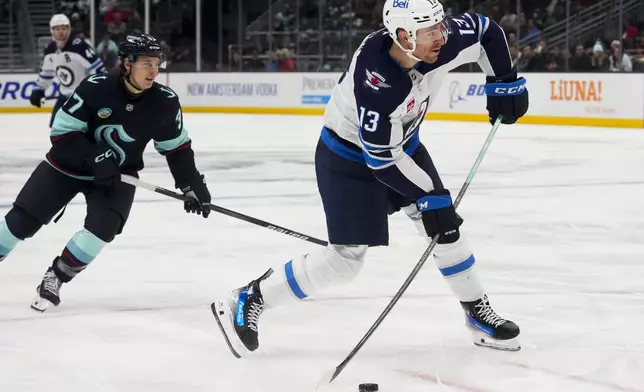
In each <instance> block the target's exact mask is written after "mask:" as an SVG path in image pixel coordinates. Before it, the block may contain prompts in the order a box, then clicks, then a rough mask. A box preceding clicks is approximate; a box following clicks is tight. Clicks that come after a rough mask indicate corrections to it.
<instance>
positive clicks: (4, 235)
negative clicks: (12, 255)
mask: <svg viewBox="0 0 644 392" xmlns="http://www.w3.org/2000/svg"><path fill="white" fill-rule="evenodd" d="M18 242H20V239H19V238H17V237H16V236H14V235H13V234H12V233H11V231H10V230H9V228H8V227H7V224H6V222H5V221H2V222H0V260H2V259H4V258H5V257H6V256H7V255H8V254H9V252H11V251H12V250H13V248H15V247H16V245H18Z"/></svg>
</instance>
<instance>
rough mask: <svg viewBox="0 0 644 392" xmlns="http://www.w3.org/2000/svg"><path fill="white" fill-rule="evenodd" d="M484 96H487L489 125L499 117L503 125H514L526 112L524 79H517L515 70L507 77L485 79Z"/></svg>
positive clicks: (526, 97)
mask: <svg viewBox="0 0 644 392" xmlns="http://www.w3.org/2000/svg"><path fill="white" fill-rule="evenodd" d="M486 80H487V83H486V84H485V94H486V95H487V111H488V113H489V114H490V124H494V122H495V121H496V118H497V117H498V116H499V115H502V116H503V120H501V122H502V123H503V124H514V123H515V122H517V120H518V119H519V118H520V117H523V115H525V114H526V112H527V111H528V101H529V96H528V89H527V88H526V86H525V79H524V78H519V79H517V70H516V69H513V70H512V72H510V73H509V74H507V75H503V76H488V77H487V78H486Z"/></svg>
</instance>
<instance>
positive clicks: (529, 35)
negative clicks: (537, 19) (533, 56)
mask: <svg viewBox="0 0 644 392" xmlns="http://www.w3.org/2000/svg"><path fill="white" fill-rule="evenodd" d="M521 37H524V38H523V39H524V40H525V42H526V43H528V44H533V43H535V42H537V41H539V40H540V39H541V30H540V29H539V28H538V27H537V26H536V25H535V24H534V20H532V19H528V22H527V23H526V26H525V31H523V32H522V34H521Z"/></svg>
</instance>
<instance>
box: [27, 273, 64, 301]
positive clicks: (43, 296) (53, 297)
mask: <svg viewBox="0 0 644 392" xmlns="http://www.w3.org/2000/svg"><path fill="white" fill-rule="evenodd" d="M62 285H63V282H62V281H61V280H60V279H58V277H57V276H56V274H55V273H54V270H53V268H52V267H49V268H48V269H47V272H46V273H45V276H44V277H43V278H42V282H40V285H38V288H37V289H36V292H37V293H38V295H37V296H36V298H35V299H34V301H33V302H32V303H31V308H32V309H33V310H35V311H38V312H44V311H45V310H47V309H48V308H49V306H51V305H54V306H58V305H59V304H60V287H61V286H62Z"/></svg>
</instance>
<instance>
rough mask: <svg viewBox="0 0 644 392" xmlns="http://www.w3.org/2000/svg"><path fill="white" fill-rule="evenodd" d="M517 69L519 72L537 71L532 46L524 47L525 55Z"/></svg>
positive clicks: (523, 54) (522, 56)
mask: <svg viewBox="0 0 644 392" xmlns="http://www.w3.org/2000/svg"><path fill="white" fill-rule="evenodd" d="M517 69H518V70H519V72H525V71H527V72H530V71H535V69H534V53H533V52H532V47H531V46H530V45H526V46H524V47H523V53H522V55H521V58H520V59H519V62H518V64H517Z"/></svg>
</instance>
